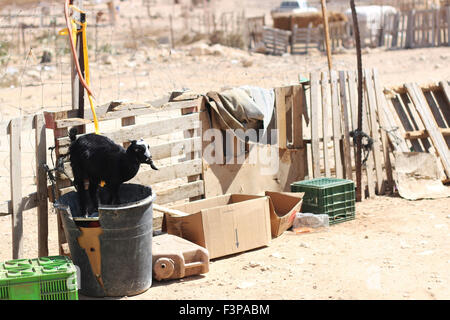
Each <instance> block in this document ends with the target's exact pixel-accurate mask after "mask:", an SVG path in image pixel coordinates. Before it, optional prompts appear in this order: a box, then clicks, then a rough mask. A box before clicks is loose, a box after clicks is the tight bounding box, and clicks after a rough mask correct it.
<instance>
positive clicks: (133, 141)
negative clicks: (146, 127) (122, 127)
mask: <svg viewBox="0 0 450 320" xmlns="http://www.w3.org/2000/svg"><path fill="white" fill-rule="evenodd" d="M128 142H130V143H131V144H136V142H137V141H136V140H128Z"/></svg>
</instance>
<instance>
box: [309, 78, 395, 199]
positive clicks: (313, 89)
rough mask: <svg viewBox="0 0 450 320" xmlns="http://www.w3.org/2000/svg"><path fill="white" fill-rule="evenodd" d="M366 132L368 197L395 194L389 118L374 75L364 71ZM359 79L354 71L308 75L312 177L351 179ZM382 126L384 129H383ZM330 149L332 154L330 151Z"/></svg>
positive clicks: (365, 171) (364, 122)
mask: <svg viewBox="0 0 450 320" xmlns="http://www.w3.org/2000/svg"><path fill="white" fill-rule="evenodd" d="M363 83H364V88H363V89H364V91H363V92H364V99H363V102H364V103H363V131H364V132H365V133H367V134H368V135H369V136H371V137H372V138H373V139H374V144H373V146H372V149H371V152H370V154H369V157H368V159H367V162H366V163H365V165H364V174H365V179H364V183H365V186H364V189H367V190H366V194H367V196H368V197H373V196H375V195H376V194H379V195H381V194H385V193H386V192H387V191H389V190H392V186H393V178H392V165H391V159H390V155H389V151H390V150H389V140H388V136H387V132H386V131H384V130H382V128H384V127H386V126H387V125H388V124H386V119H385V114H384V113H382V114H381V115H382V116H383V117H380V110H382V108H383V104H385V97H384V95H383V93H382V91H381V86H380V85H379V81H378V75H377V73H376V70H364V81H363ZM357 97H358V92H357V79H356V75H355V72H353V71H340V72H336V71H331V73H328V72H322V73H321V74H319V73H311V74H310V99H309V101H310V103H309V104H310V108H309V109H310V125H309V128H308V129H309V132H310V139H305V142H307V143H308V144H309V146H308V150H309V152H308V162H310V165H309V176H310V177H311V178H318V177H323V176H325V177H336V178H345V179H350V180H353V179H354V178H353V177H354V176H353V170H354V168H355V159H356V148H355V146H354V144H353V139H351V138H350V132H351V131H353V130H356V128H357V118H358V114H357ZM380 123H382V124H380ZM330 149H331V150H330Z"/></svg>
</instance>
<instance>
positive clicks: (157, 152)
mask: <svg viewBox="0 0 450 320" xmlns="http://www.w3.org/2000/svg"><path fill="white" fill-rule="evenodd" d="M201 150H202V140H201V137H194V138H189V139H183V140H177V141H173V142H169V143H164V144H161V145H156V146H151V147H150V151H151V153H152V157H153V160H160V159H164V158H170V157H175V156H180V155H183V154H186V153H189V152H198V151H201Z"/></svg>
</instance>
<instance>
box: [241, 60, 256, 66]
mask: <svg viewBox="0 0 450 320" xmlns="http://www.w3.org/2000/svg"><path fill="white" fill-rule="evenodd" d="M241 64H242V66H243V67H244V68H248V67H251V66H252V65H253V60H250V59H243V60H241Z"/></svg>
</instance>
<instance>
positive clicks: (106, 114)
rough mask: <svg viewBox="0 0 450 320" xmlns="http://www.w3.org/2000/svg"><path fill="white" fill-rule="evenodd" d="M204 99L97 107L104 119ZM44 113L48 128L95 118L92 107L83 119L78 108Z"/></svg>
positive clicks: (186, 105)
mask: <svg viewBox="0 0 450 320" xmlns="http://www.w3.org/2000/svg"><path fill="white" fill-rule="evenodd" d="M202 99H203V98H198V99H194V100H182V101H173V102H165V103H163V104H162V105H161V106H152V105H151V104H145V103H144V104H142V103H127V102H117V101H113V102H110V103H107V104H104V105H102V106H99V107H96V108H95V109H96V114H97V118H98V120H99V121H104V120H114V119H121V118H124V117H131V116H142V115H150V114H154V113H158V112H164V111H166V112H167V111H173V110H180V109H183V108H189V107H195V106H198V105H199V104H200V103H201V101H202ZM155 103H157V102H155ZM44 115H45V119H46V125H47V128H48V129H59V128H68V127H73V126H77V125H80V124H86V122H87V121H92V120H93V116H92V111H91V109H90V108H89V109H86V110H85V116H84V118H83V119H80V118H77V113H76V110H65V111H56V112H54V111H52V112H44Z"/></svg>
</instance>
